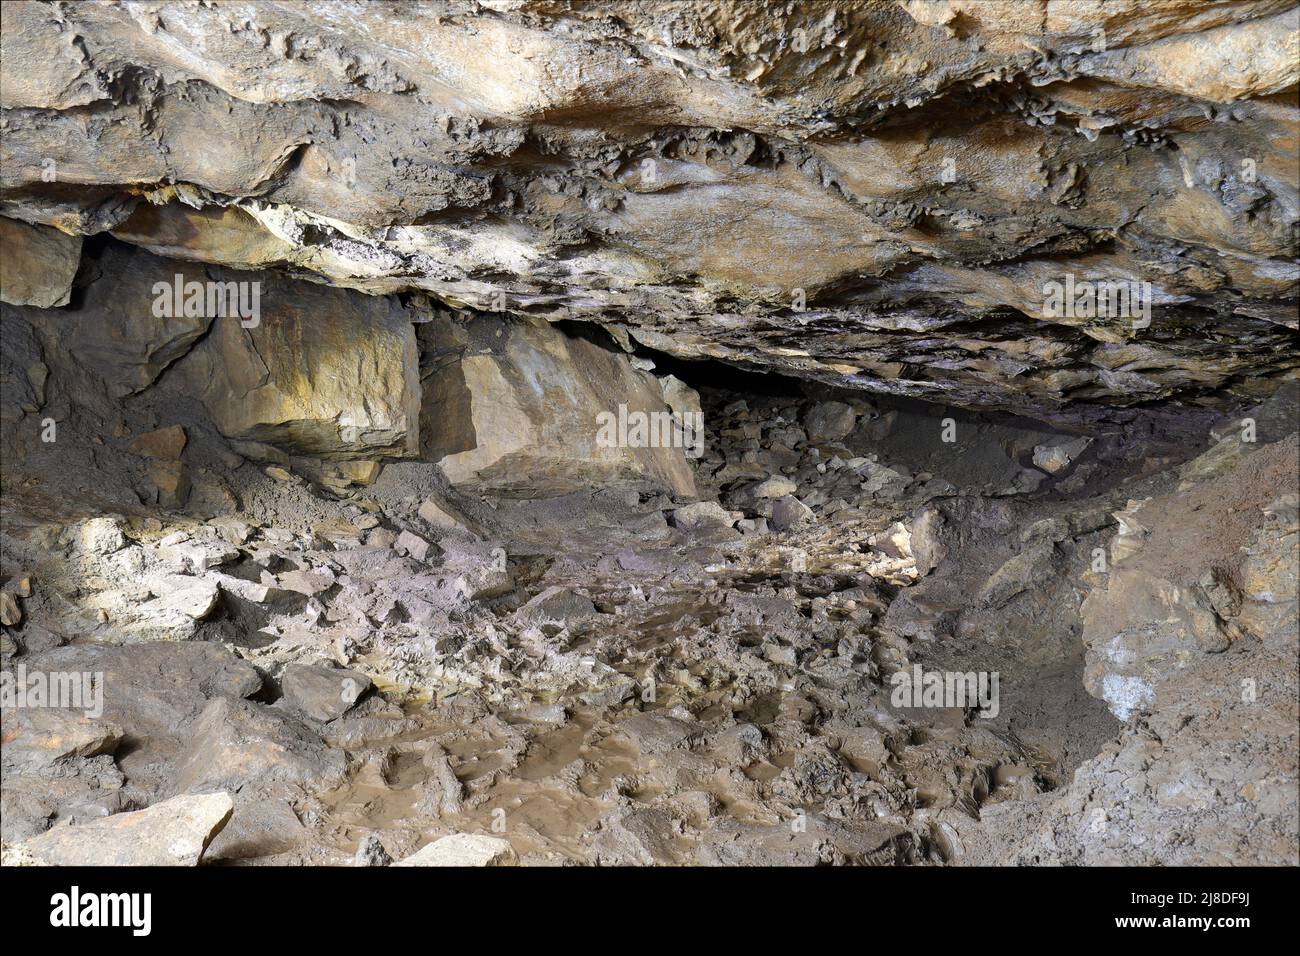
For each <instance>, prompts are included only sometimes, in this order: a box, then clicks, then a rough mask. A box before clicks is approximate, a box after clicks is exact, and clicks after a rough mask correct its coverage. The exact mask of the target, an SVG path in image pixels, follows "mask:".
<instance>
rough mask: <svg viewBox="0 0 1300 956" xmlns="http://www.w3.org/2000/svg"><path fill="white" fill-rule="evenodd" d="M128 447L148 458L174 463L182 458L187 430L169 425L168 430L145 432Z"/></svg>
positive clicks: (160, 429)
mask: <svg viewBox="0 0 1300 956" xmlns="http://www.w3.org/2000/svg"><path fill="white" fill-rule="evenodd" d="M127 447H129V448H130V449H131V451H132V452H134V453H135V454H137V455H143V456H145V457H146V458H157V459H160V460H163V461H174V460H175V459H177V458H180V457H181V452H182V451H184V449H185V429H184V428H182V427H181V426H180V425H168V426H167V427H166V428H159V429H157V430H156V431H151V432H145V433H144V434H143V435H139V436H137V437H136V438H134V439H132V441H131V444H130V445H128V446H127Z"/></svg>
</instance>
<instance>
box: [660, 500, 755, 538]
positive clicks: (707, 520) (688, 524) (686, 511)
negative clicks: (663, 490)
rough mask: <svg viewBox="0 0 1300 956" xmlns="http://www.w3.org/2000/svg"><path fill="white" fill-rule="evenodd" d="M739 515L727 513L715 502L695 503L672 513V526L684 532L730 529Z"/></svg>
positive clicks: (731, 512)
mask: <svg viewBox="0 0 1300 956" xmlns="http://www.w3.org/2000/svg"><path fill="white" fill-rule="evenodd" d="M740 517H741V516H740V514H739V513H738V512H734V511H728V510H727V509H726V508H724V507H722V505H720V504H718V503H717V502H716V501H696V502H693V503H692V504H689V505H683V506H682V507H680V508H677V509H674V511H673V524H674V525H676V526H677V527H678V528H681V529H682V530H684V531H697V530H699V529H701V528H730V527H731V526H732V525H733V524H735V523H736V521H737V520H739V518H740Z"/></svg>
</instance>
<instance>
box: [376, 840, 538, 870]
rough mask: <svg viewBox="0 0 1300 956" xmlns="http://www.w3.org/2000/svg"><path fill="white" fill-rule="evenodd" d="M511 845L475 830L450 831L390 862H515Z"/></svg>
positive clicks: (429, 864) (489, 864)
mask: <svg viewBox="0 0 1300 956" xmlns="http://www.w3.org/2000/svg"><path fill="white" fill-rule="evenodd" d="M518 862H519V860H518V857H517V856H516V855H515V851H514V848H513V847H511V846H510V844H509V843H507V842H506V841H505V840H501V839H498V838H496V837H489V836H481V835H479V834H476V833H453V834H452V835H451V836H445V837H442V838H441V839H438V840H434V841H433V842H432V843H430V844H429V845H428V846H426V847H424V848H423V849H422V850H419V851H418V852H416V853H414V854H412V855H411V856H408V857H407V858H406V859H404V860H401V861H399V862H397V863H394V864H393V866H515V865H517V863H518Z"/></svg>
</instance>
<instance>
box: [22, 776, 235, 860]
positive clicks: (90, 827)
mask: <svg viewBox="0 0 1300 956" xmlns="http://www.w3.org/2000/svg"><path fill="white" fill-rule="evenodd" d="M233 810H234V801H233V800H231V798H230V794H228V793H207V794H185V795H182V796H178V797H172V798H171V799H170V800H164V801H162V802H161V803H156V804H154V805H153V806H151V807H148V808H147V809H144V810H137V811H135V812H134V813H115V814H113V815H112V816H108V817H104V818H103V819H102V820H95V821H93V822H91V823H85V824H81V825H78V826H65V827H56V828H55V829H53V830H50V831H49V832H47V833H43V834H41V835H40V836H38V837H33V838H32V839H30V840H28V841H27V842H26V844H25V845H24V846H25V849H26V851H27V852H28V853H30V854H31V856H32V858H33V859H34V860H36V861H37V862H40V863H46V864H49V865H52V866H197V865H198V864H199V861H200V860H202V859H203V853H204V851H205V850H207V848H208V844H210V843H211V842H212V839H213V837H215V836H216V835H217V834H218V833H219V832H220V831H221V828H222V827H224V826H225V825H226V821H227V820H229V819H230V815H231V813H232V812H233Z"/></svg>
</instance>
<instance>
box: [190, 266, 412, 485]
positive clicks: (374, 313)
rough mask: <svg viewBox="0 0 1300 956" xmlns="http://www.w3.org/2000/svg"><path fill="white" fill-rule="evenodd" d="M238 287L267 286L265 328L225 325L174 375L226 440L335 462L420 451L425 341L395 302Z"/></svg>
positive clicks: (312, 289) (303, 286)
mask: <svg viewBox="0 0 1300 956" xmlns="http://www.w3.org/2000/svg"><path fill="white" fill-rule="evenodd" d="M230 279H231V280H234V279H235V277H234V276H233V275H232V276H231V277H230ZM237 281H256V282H258V283H260V288H261V292H260V316H259V318H258V321H257V322H256V324H249V323H247V322H243V321H240V320H239V319H237V318H224V319H218V320H216V327H215V328H214V330H213V333H212V334H211V335H209V336H208V337H206V338H205V339H204V340H203V341H202V342H201V343H200V344H199V345H198V346H197V347H196V348H194V349H193V351H191V352H190V353H189V354H188V355H186V356H185V358H184V359H183V360H182V361H181V362H179V363H177V365H176V368H175V370H174V374H175V376H176V379H177V384H178V385H181V386H182V387H187V388H191V389H193V390H194V392H195V393H196V394H197V395H198V396H199V397H200V399H201V400H202V401H203V403H204V404H205V405H206V406H207V408H208V411H209V412H210V413H211V415H212V417H213V419H214V421H215V422H216V424H217V426H218V427H219V428H220V429H221V432H222V434H223V435H225V436H227V437H228V438H232V439H236V440H239V441H253V442H262V443H266V444H270V445H274V446H275V447H277V448H280V449H283V450H286V451H289V452H291V453H293V454H299V455H309V456H316V457H325V458H330V457H339V458H367V459H370V458H372V456H374V455H375V454H382V455H397V456H401V455H407V454H413V453H414V452H415V451H416V449H417V448H418V434H419V420H420V409H419V381H418V377H417V370H416V345H415V331H414V328H413V327H412V325H411V322H410V317H409V316H408V315H407V314H406V313H405V311H404V310H403V308H402V307H401V306H400V305H399V304H398V303H397V302H396V301H395V300H393V299H390V298H386V297H371V296H353V295H348V294H347V293H345V292H341V291H339V290H337V289H329V288H324V287H322V286H319V285H316V284H314V283H310V282H298V281H294V280H287V279H281V278H278V277H275V276H272V275H269V274H261V275H259V276H258V277H257V278H255V279H254V278H251V277H242V278H239V279H238V280H237ZM363 477H364V475H363Z"/></svg>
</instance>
